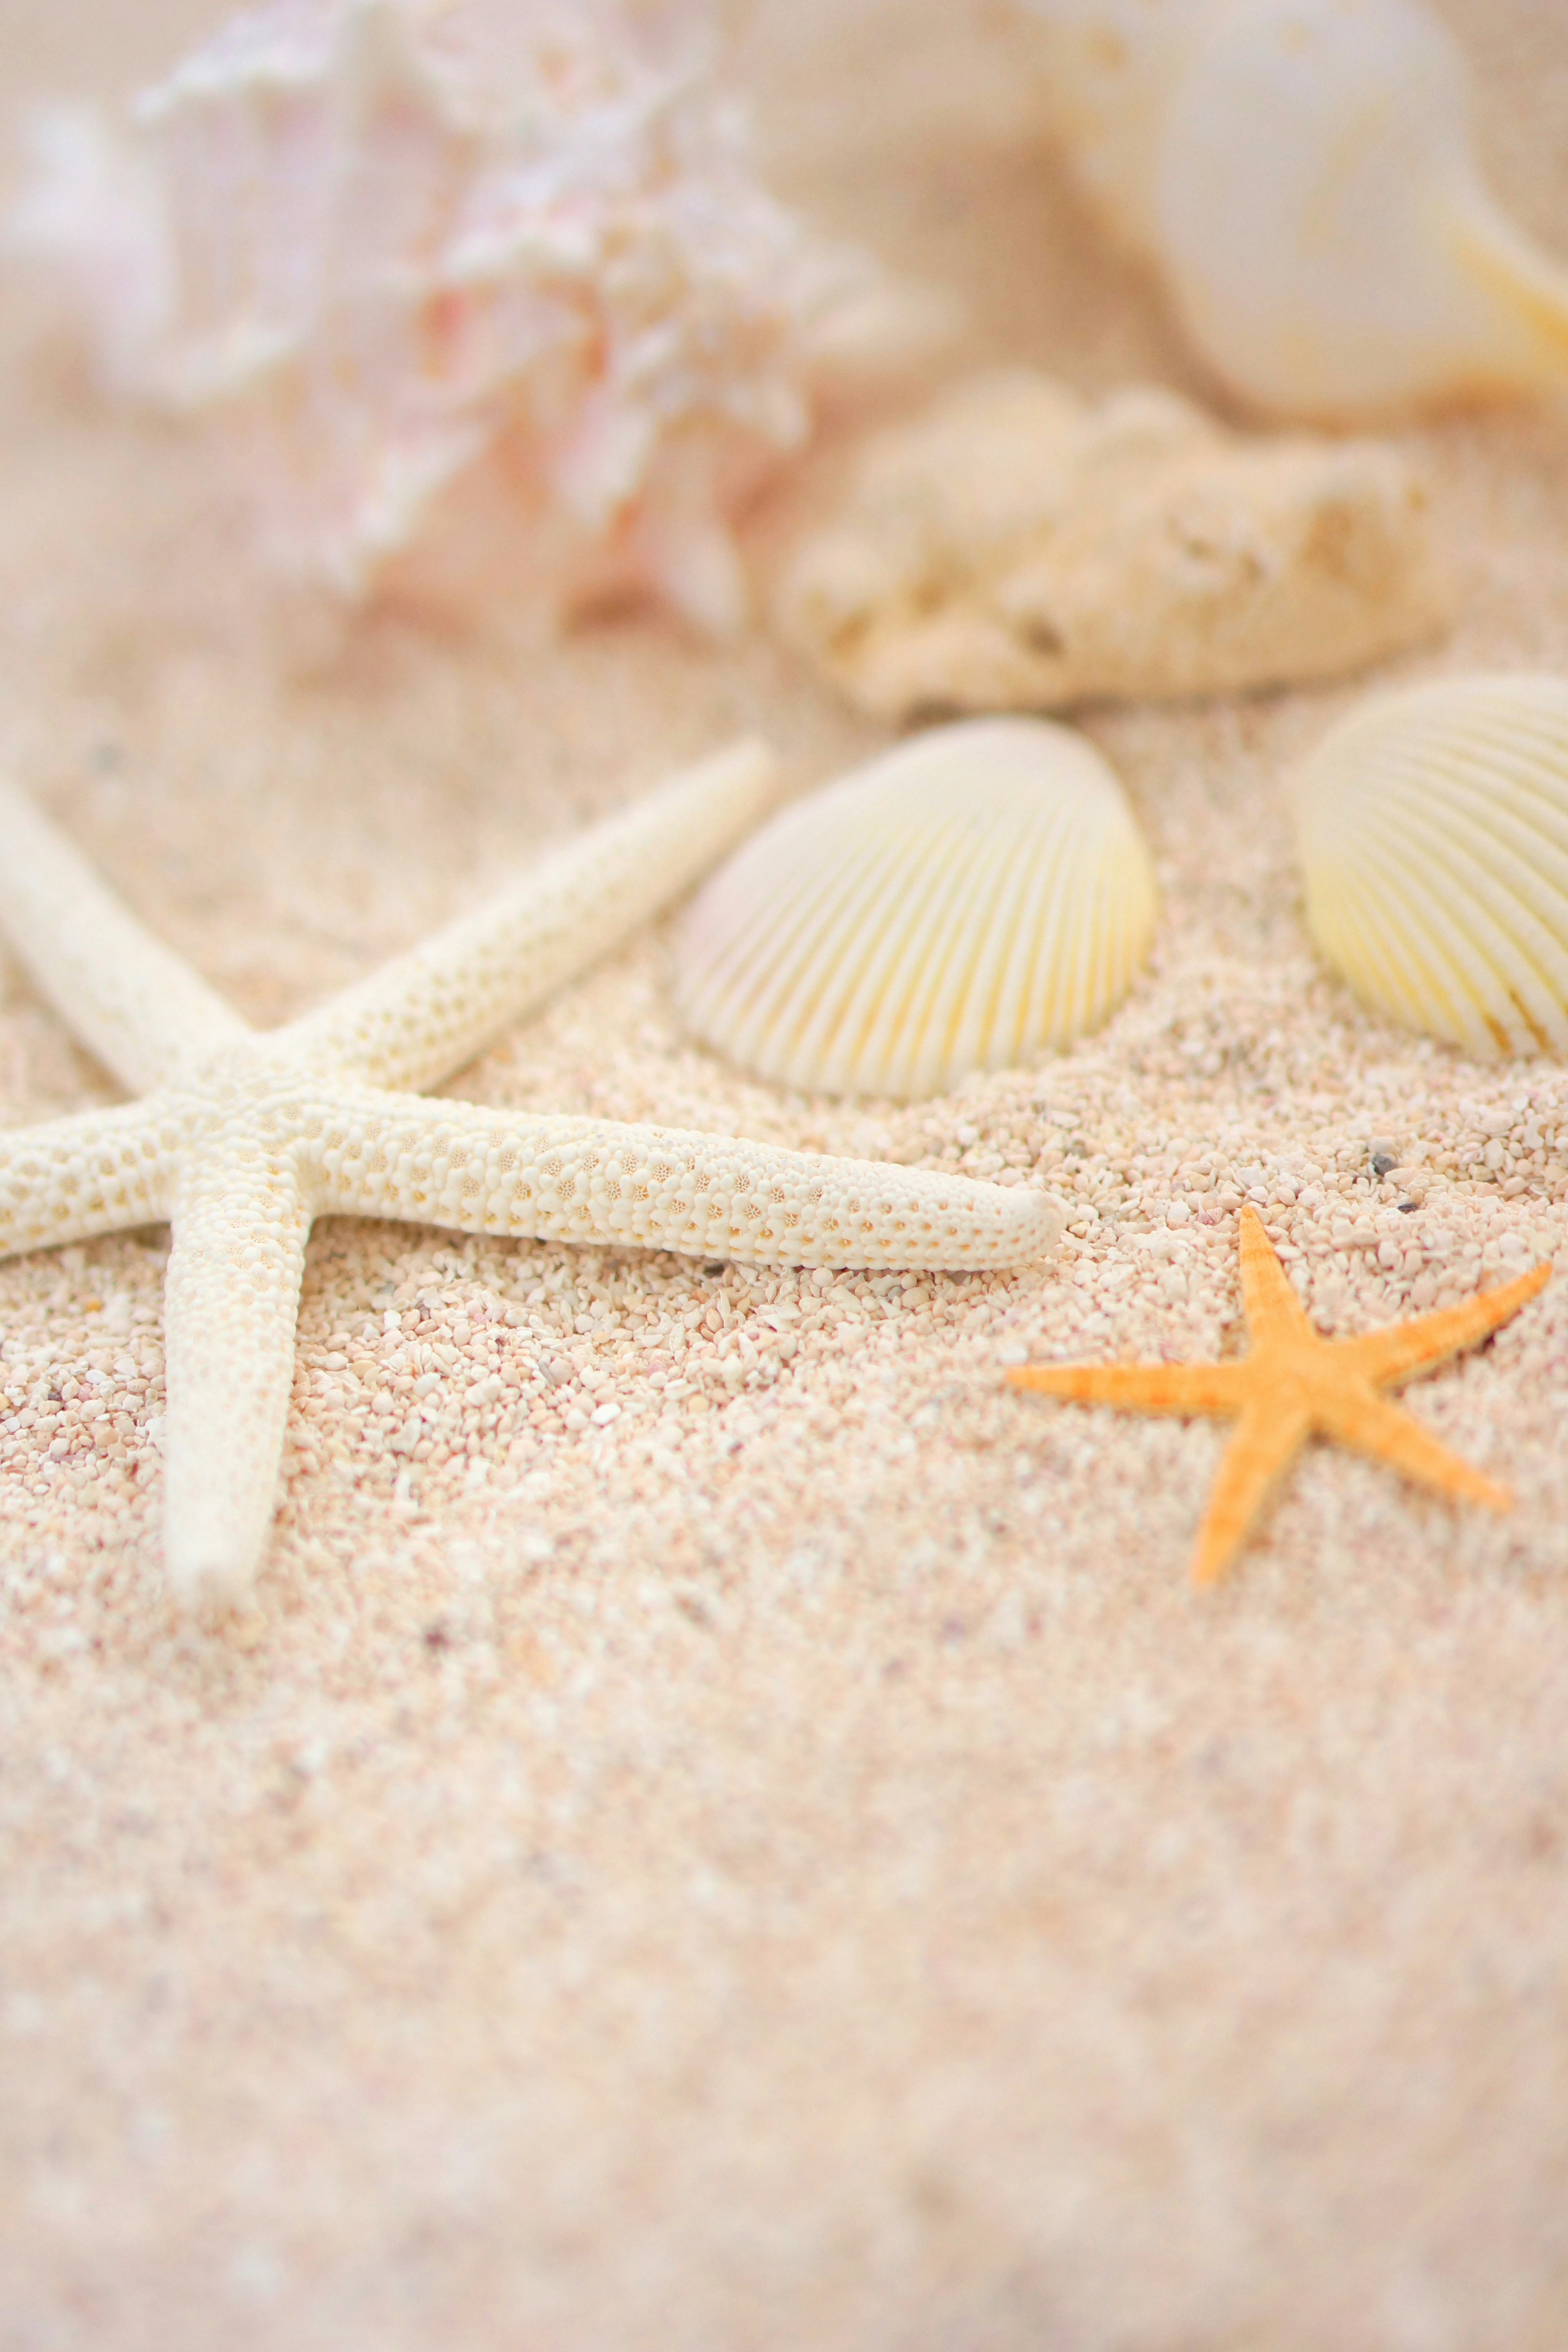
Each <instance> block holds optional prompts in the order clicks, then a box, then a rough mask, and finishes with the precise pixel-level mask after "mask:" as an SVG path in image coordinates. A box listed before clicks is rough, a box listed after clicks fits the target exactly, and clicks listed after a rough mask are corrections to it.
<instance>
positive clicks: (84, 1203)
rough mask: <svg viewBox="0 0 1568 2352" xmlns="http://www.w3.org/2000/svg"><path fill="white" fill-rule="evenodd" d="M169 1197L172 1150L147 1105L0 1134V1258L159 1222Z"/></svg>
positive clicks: (155, 1113)
mask: <svg viewBox="0 0 1568 2352" xmlns="http://www.w3.org/2000/svg"><path fill="white" fill-rule="evenodd" d="M173 1192H174V1156H173V1149H172V1146H171V1143H170V1139H169V1137H168V1135H167V1133H166V1131H165V1121H164V1120H163V1118H162V1117H161V1116H160V1113H159V1111H158V1109H157V1108H156V1107H155V1106H153V1105H152V1104H144V1103H127V1104H125V1105H123V1106H121V1107H120V1108H115V1109H112V1110H89V1111H83V1112H82V1113H80V1115H79V1117H77V1118H56V1119H50V1120H49V1121H48V1122H47V1125H45V1126H42V1127H24V1128H18V1129H14V1130H12V1131H11V1132H10V1133H8V1134H5V1133H0V1255H6V1256H9V1255H13V1254H14V1253H15V1252H16V1251H17V1250H31V1249H52V1248H53V1247H54V1246H55V1245H56V1244H58V1243H60V1242H81V1241H89V1240H90V1239H91V1238H92V1236H93V1235H94V1234H110V1233H119V1232H123V1231H124V1229H125V1228H126V1227H127V1226H129V1225H152V1224H157V1223H161V1221H162V1220H163V1218H164V1217H166V1216H167V1215H168V1213H169V1203H170V1201H171V1199H172V1197H173Z"/></svg>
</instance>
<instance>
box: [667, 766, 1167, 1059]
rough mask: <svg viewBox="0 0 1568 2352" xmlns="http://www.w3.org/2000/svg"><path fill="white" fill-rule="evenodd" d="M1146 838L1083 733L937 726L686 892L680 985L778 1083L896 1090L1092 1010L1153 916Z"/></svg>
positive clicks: (1065, 1036)
mask: <svg viewBox="0 0 1568 2352" xmlns="http://www.w3.org/2000/svg"><path fill="white" fill-rule="evenodd" d="M1154 912H1155V888H1154V877H1153V870H1152V866H1151V864H1150V859H1149V853H1148V851H1147V849H1146V848H1145V846H1144V844H1143V839H1142V835H1141V834H1140V832H1139V830H1138V827H1137V824H1136V823H1135V822H1134V820H1133V816H1132V814H1131V809H1130V808H1129V806H1128V803H1127V799H1126V795H1125V793H1123V791H1122V789H1121V783H1120V782H1119V781H1118V779H1117V777H1116V776H1115V774H1114V773H1113V772H1112V771H1111V769H1110V767H1109V766H1108V764H1107V763H1106V761H1104V760H1103V759H1102V758H1101V757H1100V753H1099V752H1098V751H1096V750H1095V749H1094V747H1093V745H1092V744H1090V743H1089V742H1088V741H1086V740H1085V739H1084V738H1083V737H1082V736H1080V735H1075V734H1073V733H1071V732H1070V731H1069V730H1068V729H1067V728H1064V727H1057V726H1053V725H1051V724H1050V723H1049V722H1048V721H1047V720H1044V719H976V720H971V721H969V722H967V723H965V724H963V725H960V726H954V727H946V728H941V729H938V730H933V731H932V732H931V733H930V734H926V735H921V736H919V737H917V738H915V739H914V740H911V741H910V742H908V743H902V744H900V745H899V746H898V747H897V748H896V749H895V750H893V751H887V752H884V753H883V754H881V756H880V757H879V758H877V759H874V760H872V761H870V762H869V763H868V764H867V765H866V766H864V767H862V768H859V769H857V770H856V771H854V772H852V773H851V774H849V775H847V776H846V777H843V778H841V779H840V781H839V782H837V783H836V784H832V785H829V786H828V787H827V788H826V790H825V791H823V792H819V793H814V794H813V795H812V796H811V798H809V799H808V800H805V801H802V802H799V803H796V804H795V806H794V807H793V808H789V809H786V810H785V811H784V813H783V814H782V815H780V816H777V817H775V818H773V820H772V822H771V823H770V824H767V825H765V826H764V827H763V830H762V831H761V832H760V833H758V834H756V835H753V836H752V839H751V841H749V842H748V843H746V845H744V846H743V847H742V849H741V851H740V852H739V853H738V854H737V856H734V857H733V858H731V861H730V863H729V864H728V865H727V866H723V867H721V870H720V871H719V872H718V873H717V874H716V875H714V876H713V877H711V878H710V881H709V882H708V883H707V884H706V886H705V887H703V889H702V890H701V891H700V894H699V896H698V898H696V900H695V902H694V903H693V905H692V907H691V908H690V910H689V914H688V916H687V919H686V921H685V923H684V925H683V927H682V929H681V932H680V936H679V941H678V946H677V964H676V996H677V1002H678V1003H679V1007H680V1010H681V1012H682V1013H683V1014H684V1015H685V1017H686V1019H687V1020H688V1021H689V1024H690V1025H691V1026H692V1028H693V1029H694V1030H695V1031H696V1032H697V1034H698V1035H699V1036H700V1037H702V1038H704V1039H705V1040H706V1041H707V1043H708V1044H710V1045H714V1046H717V1047H718V1049H719V1050H720V1051H721V1053H724V1054H727V1055H730V1056H731V1058H732V1059H733V1060H735V1061H737V1062H739V1063H741V1064H742V1066H744V1067H746V1068H748V1069H751V1070H753V1071H755V1072H757V1073H758V1075H759V1076H763V1077H766V1078H773V1079H775V1080H777V1081H778V1082H779V1083H780V1084H781V1085H784V1086H791V1087H806V1088H811V1089H814V1090H817V1089H819V1090H821V1091H823V1092H825V1093H828V1094H877V1095H891V1096H895V1097H901V1098H903V1099H906V1100H911V1099H914V1098H916V1097H920V1096H921V1095H930V1094H936V1093H939V1092H941V1091H942V1089H943V1088H944V1087H952V1086H955V1085H956V1084H957V1083H958V1081H959V1080H960V1079H961V1078H962V1077H963V1076H966V1075H967V1074H968V1073H969V1072H970V1071H973V1070H996V1069H1005V1068H1010V1067H1012V1066H1015V1065H1016V1064H1017V1063H1020V1062H1025V1061H1027V1060H1029V1059H1030V1058H1031V1057H1033V1056H1034V1055H1037V1054H1038V1053H1039V1052H1040V1051H1041V1050H1042V1049H1043V1048H1045V1047H1048V1046H1053V1045H1058V1046H1059V1045H1067V1044H1068V1043H1069V1042H1070V1041H1071V1040H1072V1039H1073V1038H1075V1037H1079V1036H1081V1035H1082V1034H1084V1033H1085V1032H1086V1031H1087V1030H1090V1029H1093V1028H1095V1027H1096V1026H1097V1025H1098V1024H1100V1022H1102V1021H1104V1020H1105V1019H1106V1018H1107V1016H1108V1015H1109V1014H1110V1013H1111V1011H1112V1010H1113V1009H1114V1007H1115V1006H1116V1005H1117V1003H1120V1001H1121V998H1122V996H1123V995H1124V994H1125V993H1126V992H1127V990H1128V988H1129V987H1130V985H1131V981H1132V977H1133V974H1134V973H1135V972H1136V971H1137V969H1138V967H1139V965H1140V964H1141V963H1142V961H1143V959H1144V957H1145V956H1146V954H1147V953H1148V950H1149V944H1150V940H1151V938H1152V933H1153V926H1154Z"/></svg>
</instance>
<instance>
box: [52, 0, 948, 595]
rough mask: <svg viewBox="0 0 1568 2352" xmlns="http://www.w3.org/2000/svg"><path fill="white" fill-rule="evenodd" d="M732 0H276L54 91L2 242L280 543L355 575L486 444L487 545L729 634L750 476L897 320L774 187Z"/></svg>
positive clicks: (409, 534)
mask: <svg viewBox="0 0 1568 2352" xmlns="http://www.w3.org/2000/svg"><path fill="white" fill-rule="evenodd" d="M709 13H710V12H709V11H708V10H707V9H705V8H704V7H702V6H700V5H687V6H684V7H681V8H665V9H655V8H650V7H648V6H647V5H639V0H263V5H259V6H258V7H254V8H251V9H249V10H247V11H246V12H244V13H243V14H241V15H240V16H237V17H236V18H235V19H234V20H233V21H232V22H231V23H230V24H229V25H228V26H226V27H225V28H224V29H222V30H221V31H219V32H218V33H216V35H215V36H214V37H212V38H211V39H210V40H208V41H207V42H206V43H205V45H204V46H203V47H199V48H198V49H197V50H196V51H195V53H194V54H193V55H191V56H190V57H188V58H185V59H184V62H183V63H182V64H180V65H179V66H178V67H176V68H175V69H174V71H173V72H172V73H171V74H170V75H169V76H168V78H167V79H165V80H164V81H163V83H162V84H160V85H159V86H158V87H157V88H155V89H150V90H148V91H146V92H145V93H144V94H143V95H142V97H141V98H140V99H139V100H137V101H136V102H135V103H134V105H132V107H131V108H129V109H128V110H125V111H124V113H123V115H122V117H121V119H120V120H119V121H117V122H113V123H110V121H106V120H105V119H104V118H103V117H102V116H100V114H98V113H97V112H96V111H94V110H91V109H89V108H81V107H66V108H61V109H58V110H55V111H54V112H52V113H49V114H46V115H43V116H41V117H40V118H38V120H37V121H36V122H35V125H34V134H35V149H36V162H35V170H34V175H33V180H32V184H31V185H30V187H29V188H28V190H27V191H26V193H25V194H24V196H23V199H22V202H21V204H20V205H19V207H18V209H17V211H16V214H15V215H14V217H13V219H12V222H11V225H10V241H11V243H12V244H13V246H14V247H21V248H23V249H24V250H26V251H27V252H29V253H30V254H31V255H32V256H34V257H36V258H37V260H38V261H39V262H40V263H41V264H42V265H44V266H45V267H46V268H47V272H48V275H49V278H50V280H51V282H52V283H53V284H54V286H55V287H56V288H57V289H58V291H59V292H60V294H61V295H63V296H64V297H65V298H66V300H67V303H68V306H69V307H72V308H74V310H75V312H76V314H77V315H78V317H79V320H81V322H82V324H83V325H84V326H85V328H86V331H87V332H88V335H89V340H90V341H91V344H92V346H93V349H94V352H95V355H96V357H97V360H98V362H99V367H100V373H101V375H102V376H103V377H104V379H105V381H106V383H107V384H108V386H109V388H110V390H111V391H112V392H114V393H116V394H120V395H122V396H124V397H127V398H129V399H132V400H135V401H141V402H144V403H148V404H153V405H154V406H162V407H164V408H166V409H171V410H174V411H176V412H178V413H181V414H184V415H188V416H190V417H192V418H194V419H200V420H203V421H205V422H206V423H207V424H209V425H212V426H214V427H215V428H216V429H217V430H219V431H220V432H221V433H222V434H223V435H224V436H226V439H227V440H228V442H229V443H230V444H231V445H232V446H233V448H234V450H235V453H236V455H237V459H238V461H239V462H238V467H237V471H238V475H239V478H240V479H241V480H242V482H243V483H244V484H245V486H246V487H247V488H248V490H249V493H250V495H251V499H252V503H253V505H254V507H255V509H256V511H257V515H258V525H259V530H260V534H261V538H262V541H263V543H264V547H265V550H266V551H267V552H268V555H269V556H270V557H271V558H272V559H273V560H274V561H275V562H277V563H278V565H279V567H280V568H281V569H282V570H284V571H285V572H291V573H294V574H296V575H303V576H305V577H307V578H310V579H314V580H319V581H323V582H325V583H328V584H329V585H330V586H331V587H333V588H335V589H337V590H339V591H341V592H342V593H344V594H346V595H349V596H354V595H358V594H360V593H363V591H364V590H365V589H366V588H367V586H368V585H369V584H370V583H372V582H373V580H374V576H375V575H376V573H377V572H378V570H379V569H380V567H382V566H383V565H384V563H385V562H387V560H388V559H389V558H391V557H393V556H395V555H397V554H398V553H399V552H400V551H404V550H405V549H407V548H408V547H409V545H410V543H411V542H412V541H415V539H416V537H417V536H418V534H419V533H420V532H421V531H422V530H424V529H425V528H426V525H427V524H428V522H429V520H430V509H432V507H433V503H434V501H435V500H436V499H437V497H438V496H439V495H440V494H441V493H442V492H443V491H445V490H447V488H448V486H450V485H452V484H453V483H454V482H455V481H456V480H457V479H458V477H468V476H471V475H472V473H473V471H474V469H475V468H476V467H479V465H480V463H481V461H487V460H488V463H489V471H488V472H487V474H486V476H485V488H484V490H483V491H482V492H480V493H479V494H478V495H476V496H474V497H472V498H471V499H470V500H469V509H470V511H468V513H466V514H465V518H464V520H465V524H466V526H467V527H468V530H469V532H470V535H471V536H472V537H473V538H474V539H475V540H476V541H483V540H484V539H485V534H486V532H487V531H488V532H489V542H493V547H492V546H491V545H490V544H489V542H487V543H486V560H487V561H489V560H490V559H491V556H492V555H493V552H494V549H504V550H505V551H506V557H507V560H508V561H509V562H516V561H517V555H516V551H517V548H518V545H519V542H521V543H522V544H524V545H526V547H527V549H528V550H529V553H530V557H531V562H530V563H528V564H519V566H518V568H520V569H521V570H522V571H523V572H524V573H525V576H528V577H530V578H531V579H533V580H536V581H537V582H538V583H539V584H541V585H542V586H544V587H546V588H547V589H551V590H553V591H555V592H557V601H559V602H563V603H571V602H573V601H577V600H580V598H581V597H582V596H584V595H589V594H595V593H605V592H616V591H619V590H621V589H623V588H626V587H628V586H629V587H644V586H650V587H652V588H653V590H654V591H655V592H656V593H658V594H660V595H662V596H663V597H665V598H666V599H667V600H668V602H670V603H671V604H673V605H675V606H676V607H677V608H678V609H679V611H680V612H681V613H683V614H685V615H687V616H688V617H689V618H690V619H691V620H693V621H695V622H696V623H698V624H699V625H702V626H704V627H706V628H709V629H711V630H715V631H723V630H726V629H730V628H732V627H733V626H734V625H736V624H737V623H738V622H739V621H740V620H741V618H742V615H743V611H744V604H745V591H744V583H743V579H742V572H741V569H740V565H739V562H738V560H737V557H736V554H735V551H734V548H733V545H732V543H731V533H730V527H729V517H730V515H731V512H732V510H733V508H734V505H735V502H736V501H737V499H740V498H741V497H742V495H743V494H744V493H745V492H746V491H747V490H748V489H749V488H751V487H752V485H753V484H754V482H755V480H756V478H757V477H758V475H759V473H760V471H762V470H763V468H764V467H766V466H767V465H768V464H769V463H772V462H776V461H777V459H778V457H779V455H780V453H781V452H784V451H787V450H790V449H793V448H795V446H798V445H799V444H800V443H801V442H802V441H803V440H804V439H805V436H806V435H807V433H808V431H809V429H810V425H811V422H812V417H813V404H814V400H815V398H816V394H818V393H819V392H820V391H821V390H822V389H823V385H824V383H825V381H826V379H827V378H829V377H833V378H837V376H838V375H840V374H841V373H842V372H843V369H844V367H845V366H846V365H847V364H850V363H852V362H854V360H855V359H856V358H857V357H860V358H862V359H865V360H866V361H867V362H868V364H871V365H874V364H875V362H876V360H877V357H878V352H876V351H872V352H864V351H860V350H858V341H857V339H858V338H859V341H861V342H864V341H865V340H866V338H867V337H869V338H870V340H871V341H872V342H873V343H878V342H880V343H887V342H888V341H889V339H891V341H895V342H896V341H897V338H898V336H899V335H900V332H901V331H905V330H906V329H908V328H909V326H910V319H909V315H908V313H907V311H906V310H903V309H901V308H900V302H899V300H898V298H897V289H889V281H888V280H886V279H885V278H883V277H882V276H881V274H880V273H879V271H878V270H877V269H876V268H874V266H873V265H872V264H871V263H870V262H869V261H868V258H867V257H865V256H864V255H861V254H858V253H857V252H855V251H853V250H851V249H849V248H847V247H840V246H837V245H834V244H831V243H829V242H828V241H826V239H823V238H819V237H817V236H814V235H812V234H811V233H809V232H808V231H807V229H806V228H805V226H804V225H803V224H802V223H801V221H799V220H798V219H797V218H796V216H795V215H794V214H792V213H791V212H789V211H788V210H786V209H785V208H784V206H783V205H779V204H777V203H776V202H774V201H773V198H772V197H771V196H770V195H768V194H767V193H766V192H765V190H764V189H763V186H762V184H761V183H760V181H759V180H758V178H757V176H756V173H755V170H754V168H753V165H752V158H751V151H750V143H749V141H748V138H747V135H746V132H745V128H744V124H743V121H742V119H741V117H740V115H739V114H738V112H737V110H736V108H735V106H734V104H733V102H732V100H731V99H730V98H729V97H728V95H727V94H726V93H725V91H724V89H722V87H721V82H720V79H719V78H718V74H717V71H716V63H715V58H714V56H713V55H712V49H713V44H712V42H711V41H710V40H709V39H707V38H706V37H705V31H704V27H705V20H706V18H707V16H708V15H709ZM916 333H917V336H918V329H917V330H916ZM903 356H904V354H902V353H901V352H892V353H890V355H889V357H890V364H891V365H893V366H895V367H896V366H897V365H898V364H899V362H900V361H901V359H902V358H903ZM497 509H499V513H500V518H501V519H500V520H497V515H496V510H497ZM476 560H477V559H476ZM449 568H452V567H449Z"/></svg>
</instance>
